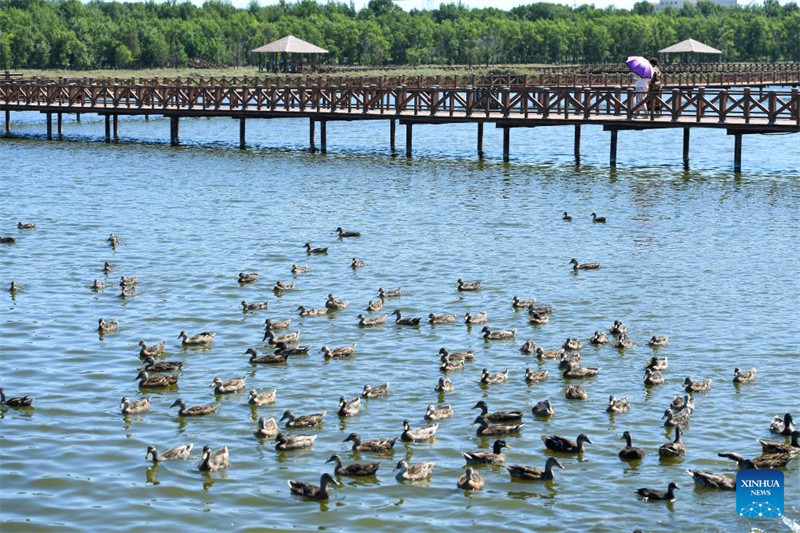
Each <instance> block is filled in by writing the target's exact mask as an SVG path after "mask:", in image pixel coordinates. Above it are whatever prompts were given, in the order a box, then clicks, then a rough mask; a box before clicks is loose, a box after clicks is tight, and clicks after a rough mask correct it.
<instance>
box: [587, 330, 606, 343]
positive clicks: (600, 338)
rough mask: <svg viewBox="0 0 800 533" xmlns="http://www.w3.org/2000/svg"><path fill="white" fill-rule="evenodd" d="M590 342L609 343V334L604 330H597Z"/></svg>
mask: <svg viewBox="0 0 800 533" xmlns="http://www.w3.org/2000/svg"><path fill="white" fill-rule="evenodd" d="M589 342H590V343H592V344H595V345H600V344H608V335H606V334H605V332H604V331H595V332H594V335H593V336H592V338H591V339H590V340H589Z"/></svg>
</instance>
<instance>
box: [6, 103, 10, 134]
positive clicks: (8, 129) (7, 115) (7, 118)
mask: <svg viewBox="0 0 800 533" xmlns="http://www.w3.org/2000/svg"><path fill="white" fill-rule="evenodd" d="M6 133H11V110H10V109H6Z"/></svg>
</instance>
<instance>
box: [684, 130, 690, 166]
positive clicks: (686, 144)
mask: <svg viewBox="0 0 800 533" xmlns="http://www.w3.org/2000/svg"><path fill="white" fill-rule="evenodd" d="M690 131H691V128H683V168H686V169H688V168H689V132H690Z"/></svg>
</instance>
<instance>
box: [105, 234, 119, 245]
mask: <svg viewBox="0 0 800 533" xmlns="http://www.w3.org/2000/svg"><path fill="white" fill-rule="evenodd" d="M106 242H108V244H110V245H111V247H112V248H116V247H117V246H119V237H117V236H116V235H114V234H113V233H112V234H110V235H109V236H108V239H106Z"/></svg>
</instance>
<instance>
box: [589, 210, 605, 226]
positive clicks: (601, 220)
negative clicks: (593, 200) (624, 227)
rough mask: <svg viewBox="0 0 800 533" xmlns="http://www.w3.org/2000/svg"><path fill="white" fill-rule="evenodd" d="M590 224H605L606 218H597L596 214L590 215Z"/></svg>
mask: <svg viewBox="0 0 800 533" xmlns="http://www.w3.org/2000/svg"><path fill="white" fill-rule="evenodd" d="M592 222H594V223H597V224H605V223H606V217H599V216H597V213H592Z"/></svg>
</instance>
